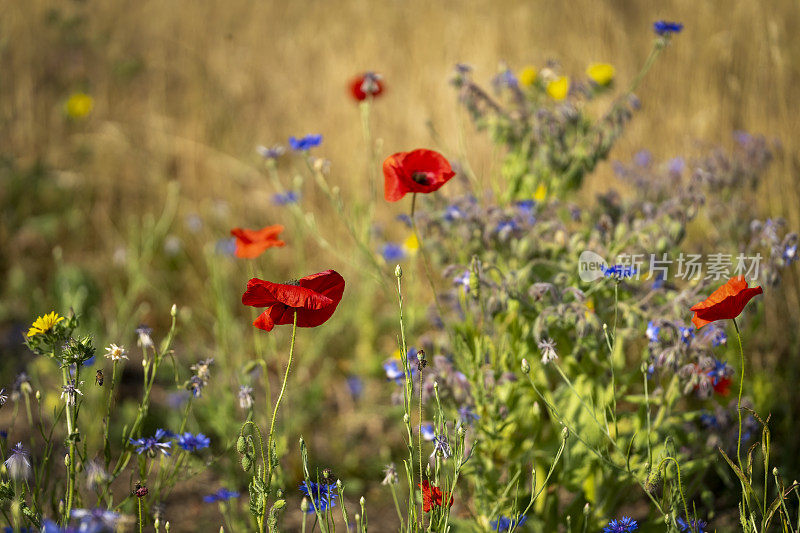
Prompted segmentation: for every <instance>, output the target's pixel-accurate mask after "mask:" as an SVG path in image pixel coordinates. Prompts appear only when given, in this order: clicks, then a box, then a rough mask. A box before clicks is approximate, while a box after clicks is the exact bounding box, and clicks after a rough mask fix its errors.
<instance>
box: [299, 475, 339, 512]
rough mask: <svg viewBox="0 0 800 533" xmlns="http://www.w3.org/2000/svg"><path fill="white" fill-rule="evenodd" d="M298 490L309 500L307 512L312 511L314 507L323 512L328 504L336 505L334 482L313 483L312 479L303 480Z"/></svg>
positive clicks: (336, 494)
mask: <svg viewBox="0 0 800 533" xmlns="http://www.w3.org/2000/svg"><path fill="white" fill-rule="evenodd" d="M300 492H302V493H303V495H304V496H306V497H307V498H309V499H310V500H311V501H310V502H309V504H308V511H306V512H307V513H313V512H314V508H316V510H317V511H319V512H320V513H323V512H325V511H326V510H327V509H328V506H330V507H334V506H335V505H336V498H337V497H338V496H339V494H338V493H337V492H336V483H315V482H313V481H309V482H308V483H306V482H305V481H303V482H302V483H301V484H300Z"/></svg>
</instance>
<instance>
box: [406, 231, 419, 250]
mask: <svg viewBox="0 0 800 533" xmlns="http://www.w3.org/2000/svg"><path fill="white" fill-rule="evenodd" d="M403 248H405V249H406V250H407V251H408V253H410V254H413V253H416V251H417V250H419V241H418V240H417V236H416V235H414V234H413V233H412V234H411V235H409V237H408V238H407V239H406V240H405V241H404V242H403Z"/></svg>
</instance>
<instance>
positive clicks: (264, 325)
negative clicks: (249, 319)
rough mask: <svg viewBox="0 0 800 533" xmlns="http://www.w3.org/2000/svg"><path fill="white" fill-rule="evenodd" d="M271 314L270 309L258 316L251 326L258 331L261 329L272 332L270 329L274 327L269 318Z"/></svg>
mask: <svg viewBox="0 0 800 533" xmlns="http://www.w3.org/2000/svg"><path fill="white" fill-rule="evenodd" d="M271 313H272V307H270V308H269V309H267V310H266V311H264V312H263V313H261V314H260V315H258V317H257V318H256V319H255V320H254V321H253V325H254V326H255V327H257V328H258V329H263V330H264V331H272V328H273V327H275V322H274V321H273V320H272V317H271V316H270V315H271Z"/></svg>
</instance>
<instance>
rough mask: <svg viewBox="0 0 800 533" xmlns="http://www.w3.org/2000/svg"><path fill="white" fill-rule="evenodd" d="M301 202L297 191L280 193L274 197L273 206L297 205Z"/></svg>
mask: <svg viewBox="0 0 800 533" xmlns="http://www.w3.org/2000/svg"><path fill="white" fill-rule="evenodd" d="M298 200H300V194H299V193H297V192H295V191H286V192H278V193H275V194H273V195H272V204H273V205H289V204H296V203H297V201H298Z"/></svg>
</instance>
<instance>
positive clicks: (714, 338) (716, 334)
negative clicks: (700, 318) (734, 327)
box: [706, 324, 728, 347]
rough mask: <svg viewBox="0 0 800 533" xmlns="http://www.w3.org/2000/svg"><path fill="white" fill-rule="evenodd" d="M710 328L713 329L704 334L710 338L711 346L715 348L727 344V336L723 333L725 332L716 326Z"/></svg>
mask: <svg viewBox="0 0 800 533" xmlns="http://www.w3.org/2000/svg"><path fill="white" fill-rule="evenodd" d="M712 326H715V327H712V328H711V329H709V330H708V333H706V336H707V337H710V338H711V345H712V346H714V347H716V346H722V345H723V344H727V343H728V335H727V334H726V333H725V330H724V329H722V328H721V327H719V326H717V325H716V324H712Z"/></svg>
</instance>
